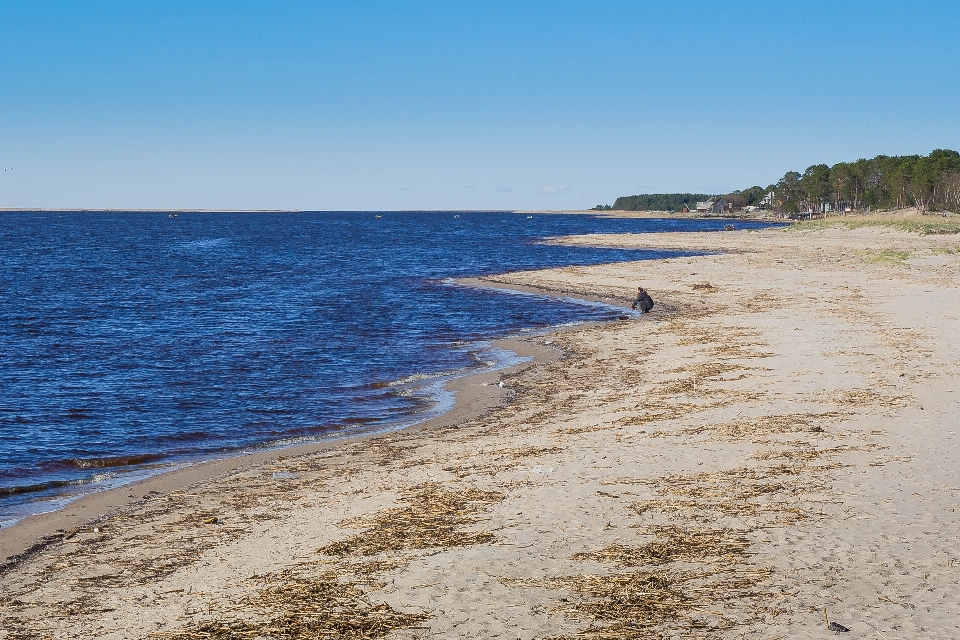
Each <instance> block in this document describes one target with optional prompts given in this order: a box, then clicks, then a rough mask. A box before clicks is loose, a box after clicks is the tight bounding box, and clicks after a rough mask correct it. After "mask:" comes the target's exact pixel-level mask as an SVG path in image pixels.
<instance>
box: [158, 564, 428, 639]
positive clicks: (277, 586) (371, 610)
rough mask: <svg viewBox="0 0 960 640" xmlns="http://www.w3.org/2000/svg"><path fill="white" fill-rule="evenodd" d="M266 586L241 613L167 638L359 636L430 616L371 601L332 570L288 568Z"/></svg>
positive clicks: (377, 634)
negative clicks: (313, 573)
mask: <svg viewBox="0 0 960 640" xmlns="http://www.w3.org/2000/svg"><path fill="white" fill-rule="evenodd" d="M271 582H273V583H274V584H272V585H271V586H269V587H267V588H266V589H264V590H262V591H261V592H260V593H259V594H258V595H257V596H256V597H255V598H245V599H244V600H242V601H241V603H240V604H239V605H238V607H237V608H238V609H239V610H240V611H241V612H242V614H241V615H240V616H237V617H232V618H226V619H220V620H206V621H203V622H199V623H194V624H191V625H187V626H185V627H183V628H181V629H179V630H177V631H174V632H170V633H154V634H152V635H153V636H155V637H163V638H168V639H170V640H201V639H202V640H241V639H242V640H253V639H255V638H270V639H271V640H308V639H310V640H313V639H315V638H318V639H319V638H326V639H329V640H353V639H356V640H361V639H367V638H382V637H384V636H386V635H388V634H390V633H392V632H393V631H396V630H398V629H405V628H409V627H412V626H415V625H417V624H418V623H420V622H422V621H424V620H427V619H428V618H430V615H429V614H427V613H425V612H416V613H403V612H401V611H397V610H396V609H394V608H392V607H390V606H389V605H387V604H382V603H381V604H372V603H370V602H369V601H368V600H367V598H366V593H365V592H364V591H363V590H362V589H361V588H360V587H359V586H358V585H357V584H356V583H351V582H343V581H341V580H339V579H338V578H337V576H336V575H335V574H330V573H327V574H323V575H320V576H304V575H298V574H297V573H296V572H294V571H292V570H287V571H283V572H281V573H279V574H278V575H276V576H272V577H271Z"/></svg>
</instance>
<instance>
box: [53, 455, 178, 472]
mask: <svg viewBox="0 0 960 640" xmlns="http://www.w3.org/2000/svg"><path fill="white" fill-rule="evenodd" d="M162 458H163V456H161V455H160V454H158V453H141V454H134V455H129V456H107V457H103V458H69V459H67V460H66V461H65V462H66V463H67V465H68V466H71V467H73V468H75V469H104V468H111V467H130V466H133V465H137V464H146V463H148V462H157V461H158V460H161V459H162Z"/></svg>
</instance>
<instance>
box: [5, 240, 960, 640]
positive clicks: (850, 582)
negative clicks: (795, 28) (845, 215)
mask: <svg viewBox="0 0 960 640" xmlns="http://www.w3.org/2000/svg"><path fill="white" fill-rule="evenodd" d="M558 241H559V242H563V243H571V244H580V245H593V246H598V245H600V246H617V247H636V248H679V249H685V250H698V251H702V252H704V254H703V255H698V256H692V257H683V258H673V259H666V260H655V261H643V262H630V263H617V264H609V265H599V266H591V267H567V268H561V269H551V270H544V271H536V272H524V273H512V274H505V275H501V276H496V277H491V278H485V279H483V280H482V281H473V282H470V283H468V284H483V285H484V286H498V287H510V288H521V289H527V290H534V291H539V292H543V293H547V294H553V295H563V296H573V297H582V298H587V299H592V300H604V301H609V302H612V303H616V304H623V305H624V306H627V305H629V303H630V301H631V300H632V298H633V294H634V292H635V291H636V287H637V286H638V285H642V286H644V287H645V288H646V289H648V290H649V291H650V292H651V294H652V295H653V297H654V299H655V300H656V301H657V306H656V308H655V310H654V312H653V313H650V314H647V315H644V316H643V317H640V318H631V319H628V320H622V321H616V322H611V323H605V324H600V325H589V326H583V327H573V328H567V329H564V330H562V331H558V332H555V333H552V334H549V335H542V336H537V337H532V338H526V339H524V340H520V341H517V342H515V343H514V345H515V347H516V349H517V350H519V351H522V352H524V353H529V354H530V355H535V356H537V357H536V359H535V360H534V361H533V362H532V363H530V364H528V365H525V366H521V367H516V368H514V369H512V370H508V371H504V372H497V373H488V374H484V375H481V376H475V377H472V378H465V379H462V380H460V381H458V383H457V384H458V385H459V386H458V389H457V392H458V402H457V406H456V407H455V409H454V410H453V411H452V412H450V413H449V414H447V415H445V416H443V417H442V418H440V419H437V420H435V421H432V422H431V423H428V424H426V425H422V426H421V427H420V428H417V429H412V430H409V431H405V432H400V433H391V434H387V435H381V436H374V437H369V438H364V439H359V440H352V441H348V442H343V443H338V444H332V445H331V444H327V445H313V446H310V447H303V448H298V449H287V450H283V451H280V452H272V453H264V454H260V455H259V456H256V457H250V458H241V459H234V460H231V461H223V462H220V463H216V464H211V465H207V466H203V467H197V468H193V469H189V470H186V471H184V472H179V474H168V475H167V476H163V477H159V478H155V479H153V480H150V481H148V482H145V483H141V484H137V485H130V486H127V487H124V488H122V489H119V490H117V491H113V492H110V493H107V494H100V495H98V496H93V497H91V498H89V499H86V500H82V501H79V502H77V503H75V504H74V505H72V506H71V507H69V508H68V509H65V510H63V511H61V512H58V513H55V514H50V515H47V516H40V517H37V518H33V519H30V520H26V521H23V522H21V523H19V524H17V525H15V526H13V527H9V528H7V529H4V530H0V556H2V558H6V560H2V559H0V562H2V563H3V564H2V569H0V629H2V630H0V640H13V639H17V640H19V639H27V638H30V639H41V638H57V639H62V638H105V639H121V638H171V639H176V640H186V639H196V638H217V639H226V638H231V639H234V638H235V639H239V638H250V639H253V638H278V639H279V638H283V639H293V638H380V637H389V638H509V639H511V640H512V639H514V638H519V639H522V640H528V639H530V638H573V637H583V638H730V639H733V638H767V639H771V640H773V639H775V638H816V637H824V638H826V637H831V636H832V635H833V634H834V631H830V630H828V629H827V622H826V621H825V616H826V617H827V618H828V620H829V622H831V623H834V624H839V625H842V626H843V627H846V628H849V630H850V632H849V633H845V634H844V636H846V637H849V638H878V639H891V640H892V639H893V638H919V637H923V638H956V637H958V635H960V454H958V451H957V441H958V438H957V435H956V432H957V430H958V429H960V367H958V362H957V353H960V337H958V334H957V328H958V327H960V322H958V318H960V236H957V235H928V236H921V235H917V234H911V233H905V232H901V231H895V230H892V229H888V228H879V227H864V228H859V229H854V230H846V229H840V228H828V229H821V230H815V231H796V230H778V229H768V230H763V231H729V232H716V233H682V234H681V233H675V234H671V233H666V234H635V235H630V234H626V235H617V236H611V235H602V236H600V235H596V236H580V237H573V238H564V239H562V240H558Z"/></svg>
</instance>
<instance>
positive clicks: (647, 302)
mask: <svg viewBox="0 0 960 640" xmlns="http://www.w3.org/2000/svg"><path fill="white" fill-rule="evenodd" d="M638 307H639V308H640V311H641V313H649V312H650V310H651V309H653V298H651V297H650V294H649V293H647V292H646V291H644V290H643V287H637V299H636V300H634V301H633V304H632V305H631V306H630V308H631V309H633V310H634V311H636V310H637V308H638Z"/></svg>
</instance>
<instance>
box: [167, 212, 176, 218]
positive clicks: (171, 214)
mask: <svg viewBox="0 0 960 640" xmlns="http://www.w3.org/2000/svg"><path fill="white" fill-rule="evenodd" d="M167 217H168V218H177V217H179V216H178V215H177V214H175V213H168V214H167Z"/></svg>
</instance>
